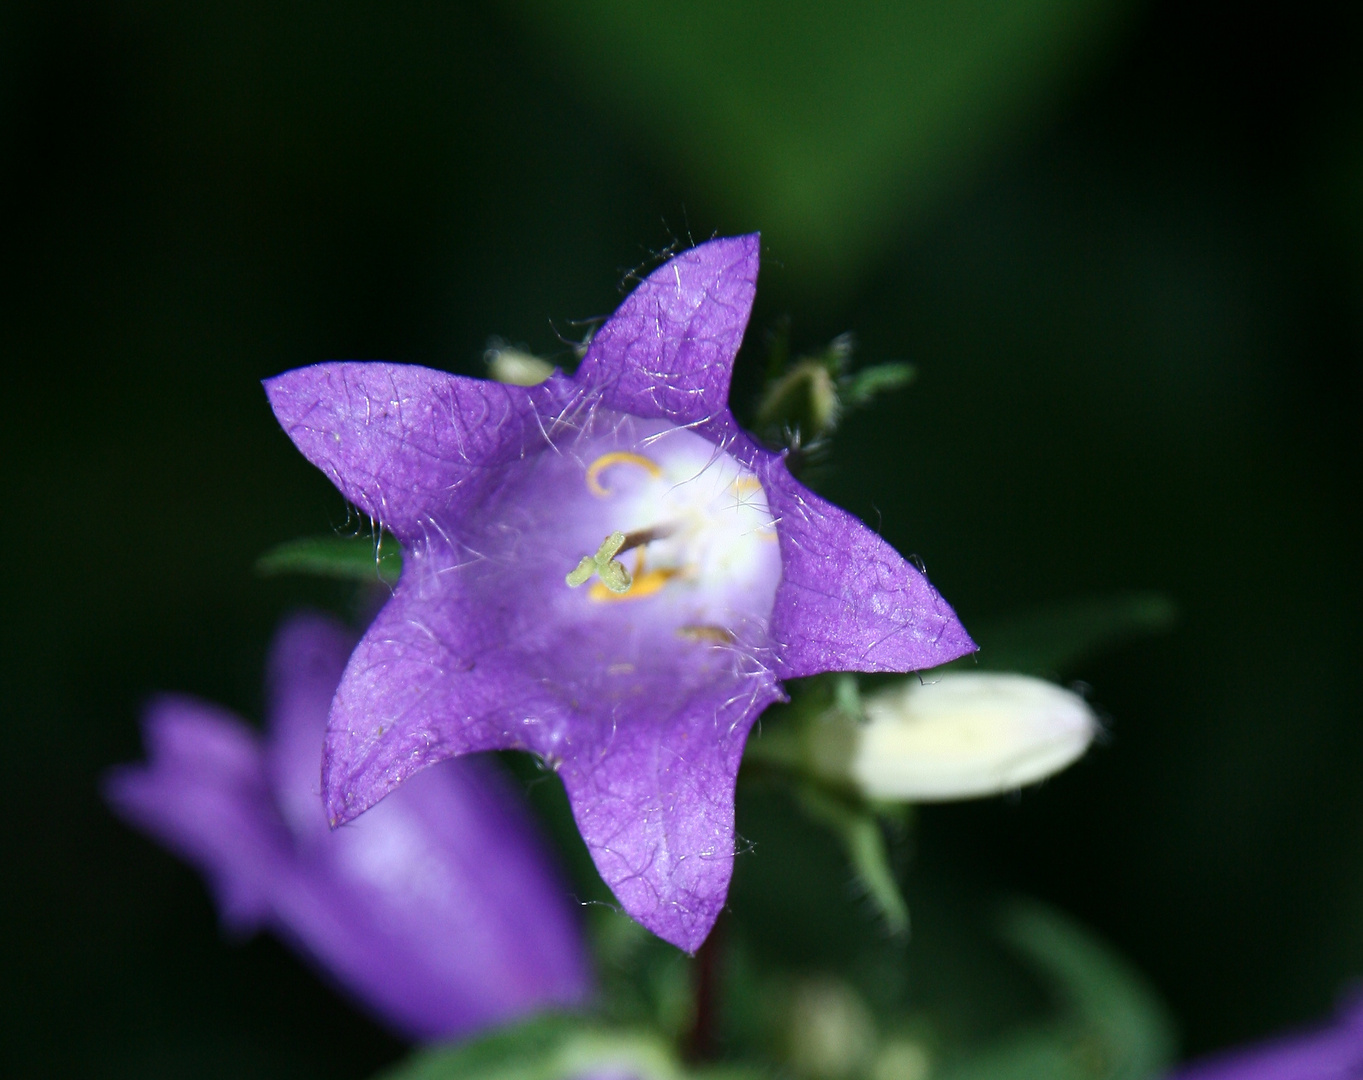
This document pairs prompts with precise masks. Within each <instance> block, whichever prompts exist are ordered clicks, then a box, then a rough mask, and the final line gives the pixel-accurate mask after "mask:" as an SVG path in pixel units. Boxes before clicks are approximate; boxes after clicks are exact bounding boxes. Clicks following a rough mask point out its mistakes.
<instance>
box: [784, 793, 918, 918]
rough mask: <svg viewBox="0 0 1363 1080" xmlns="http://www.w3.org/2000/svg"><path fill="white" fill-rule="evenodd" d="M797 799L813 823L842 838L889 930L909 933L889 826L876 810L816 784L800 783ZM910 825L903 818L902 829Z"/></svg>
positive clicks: (907, 914) (839, 838)
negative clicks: (892, 860)
mask: <svg viewBox="0 0 1363 1080" xmlns="http://www.w3.org/2000/svg"><path fill="white" fill-rule="evenodd" d="M795 797H796V799H797V800H798V801H799V804H800V807H801V809H803V810H804V812H805V814H807V815H808V816H809V818H810V819H811V820H813V821H815V822H817V823H819V824H820V825H822V826H824V827H825V828H826V829H828V830H829V831H830V832H832V833H833V834H834V835H835V836H836V837H837V838H838V841H839V842H840V843H841V844H842V849H843V851H844V853H845V854H846V856H847V861H848V863H850V864H851V867H852V870H853V872H854V873H855V874H856V875H857V880H858V881H859V882H861V885H862V887H863V888H864V889H865V890H866V896H867V897H868V898H869V899H870V901H871V902H872V903H873V904H874V905H875V907H876V910H877V911H878V912H879V913H880V916H881V918H883V919H884V920H885V928H886V929H887V930H889V932H890V933H891V934H894V935H895V936H900V935H903V934H907V933H908V932H909V905H908V904H907V903H906V902H905V901H904V894H903V893H902V892H900V891H899V882H898V881H897V880H896V878H895V873H894V868H893V867H892V866H891V864H890V849H889V846H888V845H887V844H886V842H885V831H884V830H885V826H884V824H882V822H881V820H880V818H879V817H878V816H877V814H876V812H875V810H874V809H873V808H872V807H871V806H870V805H868V804H866V803H864V802H862V801H860V800H858V799H855V798H853V797H848V796H844V795H842V794H840V793H836V792H833V791H830V790H828V789H826V788H824V787H822V786H820V785H818V784H813V783H800V784H797V785H796V786H795ZM900 813H905V811H900ZM906 823H907V822H906V819H904V818H901V819H900V822H899V824H900V825H901V827H902V825H904V824H906Z"/></svg>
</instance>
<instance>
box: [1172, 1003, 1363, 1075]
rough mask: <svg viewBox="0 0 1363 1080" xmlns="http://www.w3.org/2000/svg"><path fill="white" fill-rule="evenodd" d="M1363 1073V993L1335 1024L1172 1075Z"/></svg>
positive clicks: (1209, 1060)
mask: <svg viewBox="0 0 1363 1080" xmlns="http://www.w3.org/2000/svg"><path fill="white" fill-rule="evenodd" d="M1358 1077H1363V995H1355V996H1354V997H1352V998H1351V999H1350V1000H1349V1001H1347V1002H1346V1003H1345V1005H1344V1006H1343V1007H1342V1008H1341V1009H1340V1010H1339V1013H1338V1015H1337V1016H1336V1017H1335V1021H1334V1023H1333V1024H1330V1025H1329V1026H1327V1027H1323V1028H1318V1029H1316V1030H1314V1031H1305V1032H1300V1033H1298V1034H1295V1035H1283V1036H1279V1037H1278V1038H1276V1039H1271V1040H1269V1041H1267V1042H1263V1043H1259V1044H1258V1045H1257V1046H1251V1047H1247V1048H1243V1049H1239V1050H1233V1051H1231V1052H1229V1053H1226V1054H1220V1055H1218V1056H1216V1057H1209V1058H1204V1059H1203V1060H1202V1061H1196V1062H1193V1063H1192V1064H1190V1065H1187V1066H1184V1067H1183V1068H1181V1069H1179V1070H1178V1071H1176V1072H1174V1073H1173V1074H1171V1075H1170V1076H1169V1077H1168V1078H1167V1080H1356V1078H1358Z"/></svg>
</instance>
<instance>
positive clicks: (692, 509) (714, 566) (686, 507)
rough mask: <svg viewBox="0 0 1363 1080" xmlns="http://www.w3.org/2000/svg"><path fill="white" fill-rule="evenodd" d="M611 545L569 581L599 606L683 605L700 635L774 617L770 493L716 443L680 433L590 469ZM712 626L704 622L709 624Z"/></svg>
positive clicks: (776, 558) (776, 569) (776, 560)
mask: <svg viewBox="0 0 1363 1080" xmlns="http://www.w3.org/2000/svg"><path fill="white" fill-rule="evenodd" d="M583 482H584V484H585V485H586V487H587V490H588V491H589V492H590V493H591V495H592V497H593V499H595V500H597V501H599V502H600V504H601V520H602V524H603V525H604V526H605V529H604V530H603V532H604V533H605V539H604V540H603V542H602V544H601V546H600V548H598V549H597V551H596V552H595V553H592V554H588V555H584V556H583V557H582V559H581V561H580V562H579V563H578V565H577V566H576V567H575V568H574V569H573V570H572V571H571V572H570V573H569V574H568V575H567V578H566V582H567V584H568V585H569V586H571V587H574V588H576V587H577V586H580V585H584V584H586V583H587V582H588V581H589V580H591V579H592V578H596V580H595V581H592V584H591V587H590V589H589V590H588V593H587V595H588V596H589V598H590V599H591V600H592V601H593V602H595V603H603V604H608V603H616V602H621V601H643V600H647V599H650V598H654V599H655V600H656V601H657V602H666V603H674V604H680V605H682V606H683V607H685V608H687V609H689V611H690V614H691V615H692V616H694V618H695V620H697V628H698V629H701V628H708V629H711V630H718V629H722V628H724V627H725V626H726V622H725V621H723V620H724V616H725V615H726V613H732V612H733V611H735V610H736V611H737V612H738V613H740V614H745V615H754V614H758V613H759V611H760V609H761V607H762V605H763V604H764V603H765V606H766V610H770V605H771V600H772V597H773V596H774V591H775V585H776V582H777V580H778V579H779V577H780V565H781V560H780V551H779V547H778V545H777V536H776V528H775V523H774V522H773V520H772V515H771V510H770V509H769V507H768V505H767V497H766V493H765V492H764V491H763V490H762V485H761V483H760V482H759V481H758V479H757V477H756V476H755V475H754V474H753V472H752V471H751V470H749V469H747V468H745V467H744V466H743V465H741V464H740V463H739V462H738V461H737V460H736V459H735V458H733V457H732V456H731V455H729V454H727V453H725V452H724V451H723V450H720V449H719V448H717V447H716V446H714V445H713V444H712V443H710V442H708V441H707V440H705V439H703V438H701V437H700V436H699V435H696V434H695V433H694V432H690V431H686V430H683V429H672V430H670V431H667V432H664V433H663V434H662V435H660V436H655V437H654V438H652V439H649V440H645V441H644V443H643V444H642V445H640V446H639V447H636V448H635V449H631V450H627V451H624V450H614V451H611V452H609V453H606V454H602V455H600V456H598V457H596V458H595V459H593V460H592V461H590V462H587V463H586V464H585V468H584V474H583ZM700 620H703V621H700Z"/></svg>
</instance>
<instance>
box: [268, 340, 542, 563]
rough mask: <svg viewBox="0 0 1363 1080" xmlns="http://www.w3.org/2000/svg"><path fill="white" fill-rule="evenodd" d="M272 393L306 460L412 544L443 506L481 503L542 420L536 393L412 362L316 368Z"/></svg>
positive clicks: (289, 377)
mask: <svg viewBox="0 0 1363 1080" xmlns="http://www.w3.org/2000/svg"><path fill="white" fill-rule="evenodd" d="M265 393H266V395H267V396H268V397H269V399H270V405H271V407H272V408H273V409H274V413H275V416H276V417H278V419H279V423H280V425H281V426H282V427H283V428H284V430H285V431H286V432H287V433H288V435H289V438H291V439H292V440H293V441H294V445H296V446H297V447H298V449H299V450H301V451H302V452H303V455H304V457H306V458H307V459H308V460H309V461H311V462H312V463H313V464H314V465H316V466H317V467H318V468H319V469H321V470H322V471H323V472H324V473H326V474H327V476H329V477H330V478H331V480H332V482H333V483H335V484H336V486H337V487H338V488H340V489H341V491H342V492H343V493H344V494H345V497H346V498H347V499H349V500H350V501H351V502H353V503H354V504H355V505H356V506H358V507H359V508H360V509H361V510H363V511H364V512H365V513H366V514H368V515H369V516H370V517H372V518H374V519H375V520H377V521H381V522H383V524H384V525H385V526H386V527H387V528H388V530H389V531H390V532H392V533H393V535H394V536H396V537H397V538H398V539H399V540H403V541H407V542H411V541H413V540H416V539H419V538H420V537H421V536H422V535H423V534H424V532H425V530H426V529H427V528H428V527H429V524H430V518H431V515H432V514H433V513H434V512H437V511H438V509H439V508H446V509H449V510H450V511H454V512H457V510H458V509H459V508H460V507H462V506H468V505H472V504H473V503H474V502H475V501H476V499H477V497H478V490H479V487H480V483H481V482H482V481H484V480H485V479H486V477H487V474H488V472H489V470H493V469H495V467H496V465H497V464H498V463H500V461H501V460H502V459H503V458H504V456H505V455H506V453H507V452H508V451H510V452H511V453H515V452H517V451H518V450H519V448H520V445H521V443H522V441H523V439H524V437H525V429H526V425H527V424H530V425H533V424H534V423H535V411H534V408H533V406H532V404H531V402H532V397H533V395H532V394H531V392H530V391H527V390H525V389H523V388H521V387H518V386H503V385H502V384H500V383H493V382H485V381H483V380H481V379H466V378H463V377H461V376H459V375H447V374H445V373H443V372H438V371H431V370H429V369H427V368H421V367H414V366H411V365H406V364H369V363H349V364H342V363H336V364H316V365H314V366H313V367H306V368H299V369H298V370H296V371H288V372H285V373H284V374H283V375H278V376H276V377H275V378H273V379H267V380H266V381H265Z"/></svg>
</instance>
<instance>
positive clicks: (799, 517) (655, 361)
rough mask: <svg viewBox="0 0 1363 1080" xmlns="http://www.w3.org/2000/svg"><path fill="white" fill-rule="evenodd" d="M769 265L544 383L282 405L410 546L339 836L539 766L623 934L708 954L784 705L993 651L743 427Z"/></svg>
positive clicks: (647, 299)
mask: <svg viewBox="0 0 1363 1080" xmlns="http://www.w3.org/2000/svg"><path fill="white" fill-rule="evenodd" d="M757 268H758V237H757V236H756V235H751V236H742V237H735V238H731V239H721V240H713V241H711V242H709V243H705V244H701V245H699V246H698V247H695V248H693V249H691V250H690V251H687V252H684V253H683V254H681V255H678V256H676V257H675V258H673V259H671V260H670V261H668V262H667V263H665V264H664V265H662V266H660V267H659V268H658V269H657V270H655V271H654V272H653V273H652V274H650V275H649V276H648V278H647V279H646V280H645V281H644V282H643V283H642V284H640V285H639V287H638V288H636V289H635V290H634V292H633V293H631V294H630V295H629V297H627V298H626V299H625V301H624V303H623V304H621V305H620V307H619V309H618V310H617V311H616V312H615V314H614V315H613V316H612V317H611V318H610V319H609V320H607V321H606V323H605V324H604V325H603V326H602V327H601V328H600V330H599V331H598V332H597V334H596V336H595V337H594V338H593V340H592V343H591V347H590V348H589V349H588V350H587V354H586V356H585V358H584V359H583V362H582V364H581V365H580V367H579V368H578V370H577V372H576V373H575V374H574V375H571V376H567V375H563V374H561V373H556V374H555V375H554V376H552V377H551V378H550V379H549V380H548V381H547V382H544V383H542V384H540V385H538V386H533V387H518V386H506V385H502V384H499V383H492V382H485V381H482V380H479V379H469V378H462V377H460V376H457V375H448V374H445V373H442V372H437V371H430V370H427V369H425V368H419V367H409V366H403V365H397V364H381V363H332V364H319V365H316V366H314V367H309V368H302V369H300V370H297V371H291V372H288V373H286V374H284V375H280V376H278V377H277V378H274V379H271V380H268V381H267V382H266V384H265V385H266V390H267V392H268V394H269V398H270V403H271V405H272V406H273V408H274V411H275V415H276V416H277V417H278V418H279V422H280V423H281V424H282V425H283V427H284V429H285V430H286V431H287V432H288V434H289V437H290V438H292V439H293V441H294V443H295V444H296V445H297V446H298V448H299V449H300V450H302V452H303V453H304V454H305V455H306V456H307V457H308V459H309V460H310V461H312V462H313V463H314V464H315V465H317V466H318V467H319V468H321V469H322V470H323V471H325V472H326V474H327V475H328V476H330V477H331V478H332V480H333V481H334V482H335V483H336V485H337V486H338V487H339V488H340V489H341V491H342V492H343V493H344V494H345V496H346V497H347V498H348V499H350V500H351V501H352V502H354V503H355V504H356V505H357V506H359V507H360V508H361V509H362V510H363V511H364V512H365V513H367V514H369V515H371V516H372V517H374V518H375V519H377V520H378V521H380V522H382V524H383V525H384V526H385V527H386V528H388V529H389V530H390V531H391V532H392V533H393V534H394V535H395V536H397V538H398V539H399V540H400V541H401V542H402V544H403V549H404V563H403V574H402V579H401V581H400V582H399V584H398V586H397V589H396V591H395V592H394V594H393V597H392V599H391V600H390V601H389V603H388V605H387V606H386V607H385V608H384V610H383V611H382V613H381V614H380V615H379V616H378V618H377V620H376V621H375V622H374V624H373V625H372V626H371V627H370V629H369V632H368V633H367V634H366V635H365V637H364V640H363V641H361V643H360V645H359V647H358V648H357V649H356V650H355V653H354V655H353V656H352V658H351V661H350V665H349V667H348V668H347V669H346V673H345V677H344V678H343V680H342V682H341V686H340V688H339V689H338V691H337V694H336V700H335V702H334V704H333V706H332V713H331V726H330V729H329V731H328V734H327V742H326V757H325V767H324V768H325V773H324V778H325V792H324V793H325V796H326V800H327V806H328V808H329V810H330V813H331V815H332V819H333V821H334V822H338V823H339V822H343V821H348V820H350V819H351V818H353V817H354V816H355V815H357V814H359V813H360V812H362V811H363V810H364V809H366V808H367V807H369V806H372V805H373V804H374V803H376V802H378V800H380V799H381V798H383V797H384V795H386V794H387V793H388V792H389V791H391V790H393V788H394V787H396V786H397V785H398V784H400V783H402V781H403V780H405V779H406V778H407V777H409V776H411V775H412V774H413V773H415V772H417V771H419V770H420V769H422V768H424V767H425V766H427V765H430V764H431V763H433V762H436V761H439V760H441V759H443V758H447V757H451V756H453V755H456V754H465V753H469V752H471V751H476V750H489V749H494V748H515V749H523V750H529V751H532V752H534V753H536V754H539V755H540V756H541V757H542V758H543V759H544V760H545V761H546V762H549V763H550V764H551V765H552V766H553V767H554V768H556V769H557V770H558V771H559V773H560V775H561V776H562V778H563V782H564V784H565V786H566V788H567V791H568V797H569V799H570V800H571V802H572V805H573V810H574V813H575V815H576V817H577V823H578V827H579V828H580V830H581V832H582V836H583V838H584V839H585V841H586V842H587V846H588V847H589V848H590V850H591V852H592V856H593V857H594V859H595V860H596V865H597V868H598V869H599V870H600V872H601V875H602V877H603V878H604V879H605V881H606V882H607V884H609V885H610V887H611V888H612V890H614V892H615V895H616V897H617V898H618V899H619V900H620V902H621V904H622V905H623V906H624V907H625V909H626V910H627V911H628V912H629V913H630V914H631V915H633V916H634V917H635V918H636V919H638V920H639V921H640V922H642V923H643V924H644V925H645V926H647V927H648V928H649V929H651V930H653V931H654V932H655V933H657V934H658V935H659V936H661V937H663V938H665V939H667V940H668V941H671V942H673V943H674V944H676V945H678V946H680V947H681V948H683V949H686V950H694V949H695V948H697V947H698V946H699V945H700V943H701V942H702V941H703V940H704V939H705V936H706V934H707V933H708V932H709V930H710V927H711V926H712V925H713V923H714V921H715V918H716V917H717V916H718V914H719V911H720V909H721V907H722V906H723V904H724V898H725V896H726V894H727V890H728V884H729V878H730V876H731V874H732V870H733V857H734V781H735V777H736V775H737V772H738V766H739V760H740V758H741V756H742V753H743V745H744V742H745V740H746V739H747V736H748V731H749V729H750V728H751V726H752V723H753V720H754V719H755V717H756V716H757V715H758V714H759V713H760V712H761V711H762V710H763V709H764V708H765V707H766V706H767V705H769V704H771V703H772V702H773V701H776V700H779V699H780V698H781V696H782V691H781V680H782V679H788V678H794V677H798V676H803V675H813V674H816V673H818V672H824V671H909V670H914V669H918V668H927V667H934V666H936V665H938V664H942V663H946V662H947V661H949V660H952V659H955V658H956V657H958V656H960V655H962V654H963V653H966V652H969V651H971V650H973V649H974V648H975V646H974V644H973V643H972V642H971V640H970V638H969V636H968V635H967V634H966V632H965V630H964V628H963V627H962V626H961V624H960V622H959V621H958V620H957V618H956V616H955V614H954V613H953V612H952V610H951V608H950V607H949V606H948V605H947V603H946V602H945V601H944V600H943V599H942V597H941V596H940V595H938V593H937V592H936V591H935V590H934V589H933V588H932V586H931V585H929V584H928V582H927V580H926V579H925V578H924V577H923V575H922V574H920V573H919V572H918V571H916V570H915V569H914V568H913V567H912V566H910V565H909V564H908V563H907V562H905V561H904V559H903V558H901V557H900V556H899V555H898V554H897V553H896V552H895V551H894V550H893V549H892V548H891V547H890V546H889V545H888V544H886V543H885V542H884V541H883V540H881V539H880V538H879V537H878V536H876V535H875V534H874V533H873V532H871V531H870V530H869V529H867V528H866V527H865V526H864V525H862V524H861V522H859V521H858V520H856V519H855V518H854V517H852V516H851V515H849V514H847V513H845V512H844V511H842V510H839V509H838V508H837V507H835V506H832V505H830V504H829V503H827V502H825V501H824V500H823V499H820V498H819V497H818V496H816V495H814V494H813V493H812V492H810V491H809V490H807V489H806V488H804V487H803V486H802V485H800V484H799V483H798V482H796V481H795V479H794V478H793V477H792V476H791V475H790V473H789V471H788V470H787V469H786V466H785V463H784V461H783V459H782V456H781V455H779V454H775V453H771V452H770V451H767V450H765V449H763V448H761V447H760V446H758V445H757V444H756V443H755V442H754V441H753V440H752V439H751V438H750V437H749V436H748V435H746V434H745V433H744V432H743V431H742V430H741V429H740V428H739V427H738V425H737V423H736V422H735V421H734V418H733V414H732V413H730V411H729V408H728V394H729V380H730V376H731V373H732V366H733V360H734V356H735V354H736V353H737V351H738V346H739V343H740V341H741V340H742V337H743V331H744V328H745V326H746V325H747V321H748V315H749V312H750V310H751V307H752V300H753V293H754V291H755V287H756V281H757ZM603 540H605V541H606V542H605V543H603ZM575 571H576V574H574V572H575ZM565 577H566V578H568V579H569V580H571V581H572V582H573V584H569V583H568V581H565ZM593 577H595V579H596V580H590V579H591V578H593ZM575 585H576V586H577V587H574V586H575ZM621 590H624V591H621Z"/></svg>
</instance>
